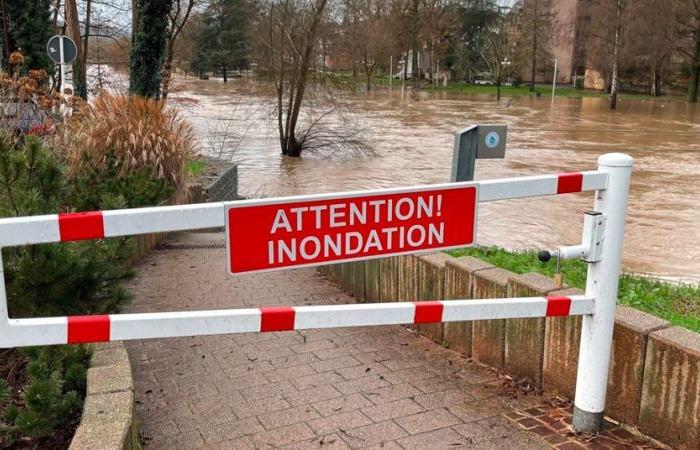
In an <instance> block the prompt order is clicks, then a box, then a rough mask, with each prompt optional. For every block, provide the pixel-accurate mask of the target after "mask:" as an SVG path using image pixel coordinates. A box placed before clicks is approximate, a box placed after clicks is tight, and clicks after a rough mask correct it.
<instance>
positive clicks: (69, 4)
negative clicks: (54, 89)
mask: <svg viewBox="0 0 700 450" xmlns="http://www.w3.org/2000/svg"><path fill="white" fill-rule="evenodd" d="M65 2H66V3H65V10H66V15H65V18H66V31H67V32H68V37H70V38H71V39H72V40H73V42H75V46H76V49H77V54H76V56H75V62H73V89H75V94H76V95H78V96H80V97H82V98H83V99H85V100H87V42H88V37H89V36H90V9H91V7H92V1H91V0H87V1H86V10H87V14H86V19H85V39H83V37H82V36H81V34H80V17H79V16H78V4H77V1H76V0H65ZM61 82H63V80H61Z"/></svg>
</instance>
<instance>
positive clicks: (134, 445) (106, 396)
mask: <svg viewBox="0 0 700 450" xmlns="http://www.w3.org/2000/svg"><path fill="white" fill-rule="evenodd" d="M69 448H70V449H71V450H88V449H90V450H92V449H95V448H100V449H103V450H139V449H141V443H140V442H139V426H138V422H137V420H136V416H135V414H134V383H133V379H132V374H131V364H130V363H129V356H128V355H127V353H126V348H125V347H124V344H122V343H121V342H110V343H106V344H99V345H96V346H94V351H93V354H92V359H91V361H90V368H89V369H88V372H87V393H86V395H85V404H84V406H83V415H82V418H81V419H80V425H79V426H78V429H77V430H76V431H75V435H74V436H73V441H72V442H71V444H70V447H69Z"/></svg>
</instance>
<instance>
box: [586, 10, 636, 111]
mask: <svg viewBox="0 0 700 450" xmlns="http://www.w3.org/2000/svg"><path fill="white" fill-rule="evenodd" d="M629 22H630V7H629V3H628V1H627V0H595V1H594V3H593V4H592V6H591V27H590V30H589V33H590V37H591V39H590V44H591V45H590V47H591V51H590V52H589V56H590V62H591V64H592V65H593V66H594V67H597V68H600V69H601V71H602V73H603V74H605V79H606V80H609V81H608V83H607V85H608V86H609V90H610V109H615V108H617V95H618V90H619V84H620V80H619V76H620V66H621V62H622V59H623V57H624V56H626V55H625V54H624V52H623V51H624V50H625V48H624V46H625V39H624V37H625V27H626V26H627V25H629Z"/></svg>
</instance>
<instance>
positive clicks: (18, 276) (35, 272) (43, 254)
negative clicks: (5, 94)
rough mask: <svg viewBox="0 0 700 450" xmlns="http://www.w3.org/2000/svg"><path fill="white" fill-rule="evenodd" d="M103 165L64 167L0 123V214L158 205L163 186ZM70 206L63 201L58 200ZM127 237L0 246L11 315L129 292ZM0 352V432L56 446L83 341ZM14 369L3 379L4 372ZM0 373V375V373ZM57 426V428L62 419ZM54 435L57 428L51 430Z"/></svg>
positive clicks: (101, 306) (84, 307) (90, 308)
mask: <svg viewBox="0 0 700 450" xmlns="http://www.w3.org/2000/svg"><path fill="white" fill-rule="evenodd" d="M110 161H111V162H110V163H109V164H107V166H106V167H104V168H100V169H99V170H98V169H96V168H93V169H91V170H86V171H84V172H79V173H77V174H74V175H71V174H70V172H69V170H68V168H67V166H66V165H65V163H64V162H63V161H62V160H61V158H60V157H58V156H57V155H55V154H53V153H51V152H49V151H48V150H47V149H46V148H45V147H44V145H43V144H42V142H41V140H40V139H39V138H38V137H36V136H23V137H22V136H20V137H17V136H15V135H13V134H11V133H10V132H8V131H4V130H0V217H7V216H10V217H13V216H29V215H37V214H52V213H59V212H70V211H75V210H85V209H118V208H125V207H136V206H146V205H151V204H159V203H162V202H163V201H165V200H166V199H167V198H169V197H170V196H171V194H172V192H173V187H172V186H171V185H170V184H169V182H168V181H167V180H165V179H163V178H157V177H152V176H151V173H150V172H149V170H147V169H143V170H137V171H135V172H130V173H127V174H122V172H121V171H120V170H119V166H118V164H117V163H116V162H115V161H116V159H115V158H114V157H112V158H111V159H110ZM68 205H70V206H68ZM132 251H133V242H132V240H131V239H129V238H115V239H106V240H97V241H82V242H72V243H63V244H58V243H57V244H42V245H34V246H23V247H12V248H5V249H2V252H3V253H2V256H3V260H4V270H5V283H6V289H7V295H8V308H9V311H10V315H11V316H12V317H37V316H64V315H75V314H101V313H110V312H115V311H116V310H117V309H118V307H119V306H120V305H121V304H123V303H124V302H125V301H127V300H128V299H129V296H128V293H127V292H126V290H125V289H124V287H123V286H122V284H121V282H122V280H124V279H125V278H126V277H128V276H129V275H130V270H129V269H128V268H127V267H126V265H125V261H126V259H127V258H129V257H130V255H131V254H132ZM10 352H11V353H10V354H8V353H7V351H6V353H4V354H3V355H2V357H3V362H2V364H0V440H1V442H2V444H3V445H11V444H12V443H13V442H15V441H17V440H18V439H22V441H23V445H24V443H27V442H29V443H31V445H32V446H34V447H37V448H41V447H44V446H45V445H48V444H50V445H56V442H55V441H56V439H60V438H58V437H56V433H57V431H56V430H61V431H62V432H63V434H62V436H64V439H69V438H70V437H69V436H65V430H64V428H65V427H68V428H69V429H70V426H73V425H76V424H77V422H78V420H79V416H80V411H81V408H82V402H83V398H84V395H85V378H86V372H87V367H88V363H89V357H90V353H89V347H86V346H52V347H33V348H28V349H23V350H22V351H15V350H12V351H10ZM12 372H14V373H17V372H21V373H23V375H22V376H21V377H19V379H18V378H17V377H16V376H15V377H14V382H13V383H10V384H8V383H7V381H6V380H4V379H2V378H5V377H9V375H8V373H12ZM3 375H4V377H3ZM62 427H63V428H62ZM59 434H61V433H59Z"/></svg>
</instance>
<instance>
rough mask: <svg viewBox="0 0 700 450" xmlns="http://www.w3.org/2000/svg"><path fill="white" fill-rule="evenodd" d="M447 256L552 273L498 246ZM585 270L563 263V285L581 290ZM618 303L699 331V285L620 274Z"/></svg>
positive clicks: (532, 255) (528, 256)
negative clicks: (472, 258) (465, 257)
mask: <svg viewBox="0 0 700 450" xmlns="http://www.w3.org/2000/svg"><path fill="white" fill-rule="evenodd" d="M448 253H449V254H450V255H452V256H473V257H476V258H479V259H482V260H484V261H487V262H489V263H491V264H493V265H494V266H496V267H501V268H503V269H506V270H509V271H511V272H515V273H527V272H538V273H541V274H543V275H547V276H553V275H554V273H555V272H556V262H555V261H554V260H552V261H549V262H547V263H542V262H540V261H539V260H538V259H537V251H535V250H528V251H522V252H510V251H507V250H504V249H502V248H498V247H473V248H465V249H458V250H451V251H449V252H448ZM586 270H587V265H586V263H584V262H583V261H580V260H565V261H562V264H561V271H562V273H563V274H564V283H566V284H567V285H569V286H573V287H576V288H579V289H584V288H585V285H586ZM618 302H619V303H620V304H623V305H628V306H631V307H633V308H636V309H639V310H641V311H645V312H648V313H650V314H653V315H655V316H657V317H661V318H663V319H665V320H668V321H669V322H671V323H672V324H674V325H678V326H682V327H685V328H688V329H690V330H693V331H695V332H700V286H695V285H691V284H686V283H672V282H666V281H662V280H658V279H654V278H650V277H645V276H639V275H632V274H626V273H623V274H622V275H621V276H620V289H619V293H618Z"/></svg>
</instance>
